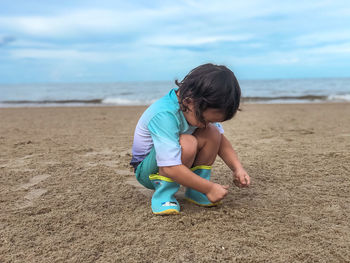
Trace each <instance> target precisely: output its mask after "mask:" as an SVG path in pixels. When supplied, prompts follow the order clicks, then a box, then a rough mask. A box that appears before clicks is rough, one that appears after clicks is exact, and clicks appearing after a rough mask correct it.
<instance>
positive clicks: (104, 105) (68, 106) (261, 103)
mask: <svg viewBox="0 0 350 263" xmlns="http://www.w3.org/2000/svg"><path fill="white" fill-rule="evenodd" d="M323 104H325V105H327V104H336V105H337V104H339V105H341V104H350V102H349V101H340V102H335V101H324V102H319V101H317V102H274V103H271V102H243V103H241V106H244V105H290V106H293V105H323ZM150 105H151V104H149V105H106V104H90V105H89V104H84V105H70V104H58V105H49V104H48V105H45V104H35V105H31V106H22V104H19V105H14V106H0V110H1V109H22V108H23V109H32V108H33V109H38V108H43V109H47V108H57V109H59V108H115V107H140V108H147V107H149V106H150Z"/></svg>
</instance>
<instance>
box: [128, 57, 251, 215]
mask: <svg viewBox="0 0 350 263" xmlns="http://www.w3.org/2000/svg"><path fill="white" fill-rule="evenodd" d="M175 83H176V85H177V86H178V87H179V88H178V89H173V90H171V91H170V92H169V93H168V94H167V95H166V96H164V97H163V98H161V99H160V100H158V101H157V102H155V103H154V104H152V105H151V106H150V107H149V108H148V109H147V110H146V111H145V112H144V113H143V115H142V116H141V118H140V120H139V122H138V124H137V126H136V129H135V135H134V143H133V147H132V153H133V156H132V160H131V162H130V164H131V165H133V166H134V168H135V175H136V178H137V180H138V181H139V182H140V183H141V184H142V185H143V186H145V187H147V188H149V189H154V190H155V192H154V194H153V196H152V200H151V202H152V211H153V213H154V214H161V215H164V214H178V213H179V212H180V205H179V203H178V202H177V200H176V199H175V197H174V194H175V193H176V192H177V191H178V190H179V187H180V185H184V186H186V187H187V190H186V193H185V197H186V199H187V200H188V201H191V202H193V203H195V204H197V205H201V206H215V205H217V204H218V202H219V201H220V200H222V199H223V198H224V197H225V196H226V195H227V189H228V186H223V185H220V184H216V183H213V182H210V181H209V179H210V175H211V166H212V164H213V163H214V161H215V158H216V156H217V155H219V156H220V157H221V158H222V159H223V160H224V162H225V163H226V165H227V166H228V167H229V168H230V169H231V170H232V171H233V173H234V176H235V183H236V185H237V186H239V187H246V186H249V184H250V177H249V176H248V174H247V173H246V171H245V170H244V168H243V167H242V165H241V163H240V162H239V160H238V158H237V155H236V153H235V151H234V149H233V148H232V146H231V144H230V142H229V141H228V140H227V139H226V137H225V136H224V135H223V129H222V126H221V125H220V124H219V122H223V121H226V120H229V119H231V118H232V117H233V116H234V115H235V113H236V112H237V110H238V108H239V103H240V97H241V90H240V87H239V84H238V82H237V79H236V77H235V76H234V74H233V72H232V71H230V70H229V69H228V68H226V67H225V66H218V65H213V64H205V65H201V66H199V67H197V68H195V69H193V70H192V71H191V72H190V73H189V74H188V75H187V76H186V77H185V78H184V79H183V80H182V81H181V82H178V81H175Z"/></svg>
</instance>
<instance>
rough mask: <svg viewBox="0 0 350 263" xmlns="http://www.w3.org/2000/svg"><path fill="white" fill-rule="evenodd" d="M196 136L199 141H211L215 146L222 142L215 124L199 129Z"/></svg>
mask: <svg viewBox="0 0 350 263" xmlns="http://www.w3.org/2000/svg"><path fill="white" fill-rule="evenodd" d="M195 136H196V137H197V138H198V140H199V141H210V142H212V143H215V144H217V143H218V144H219V143H220V142H221V133H220V131H219V130H218V128H217V127H216V126H215V125H214V124H211V123H210V124H209V125H207V126H206V127H205V128H202V129H198V130H197V131H196V133H195Z"/></svg>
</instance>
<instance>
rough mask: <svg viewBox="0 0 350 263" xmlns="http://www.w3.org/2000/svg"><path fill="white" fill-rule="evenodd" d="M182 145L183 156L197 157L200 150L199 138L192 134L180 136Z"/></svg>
mask: <svg viewBox="0 0 350 263" xmlns="http://www.w3.org/2000/svg"><path fill="white" fill-rule="evenodd" d="M180 145H181V150H182V154H185V155H187V156H195V155H196V154H197V149H198V141H197V138H196V137H194V136H193V135H190V134H182V135H180Z"/></svg>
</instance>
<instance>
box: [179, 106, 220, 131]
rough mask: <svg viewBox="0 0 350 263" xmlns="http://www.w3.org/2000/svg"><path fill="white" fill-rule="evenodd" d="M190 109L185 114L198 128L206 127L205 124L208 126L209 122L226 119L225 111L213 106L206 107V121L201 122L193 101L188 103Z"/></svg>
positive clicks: (204, 114) (204, 118)
mask: <svg viewBox="0 0 350 263" xmlns="http://www.w3.org/2000/svg"><path fill="white" fill-rule="evenodd" d="M187 106H188V109H189V110H188V111H186V112H184V113H183V114H184V116H185V118H186V120H187V122H188V123H189V124H190V125H192V126H195V127H198V128H204V127H205V126H207V125H208V124H209V123H212V122H223V121H224V119H225V116H224V113H223V112H222V111H220V110H218V109H213V108H208V109H206V110H205V111H204V112H203V114H202V117H203V120H204V123H203V122H201V121H200V120H198V118H197V116H196V113H195V110H194V105H193V103H192V102H191V103H189V104H188V105H187Z"/></svg>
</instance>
